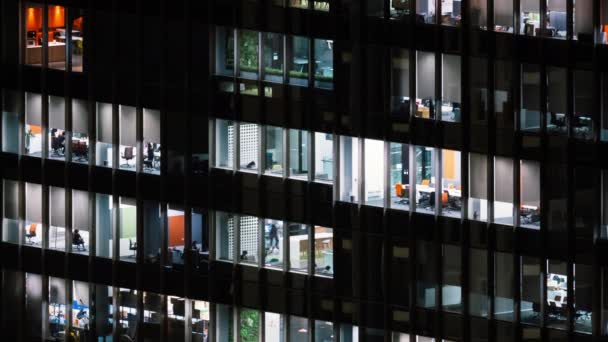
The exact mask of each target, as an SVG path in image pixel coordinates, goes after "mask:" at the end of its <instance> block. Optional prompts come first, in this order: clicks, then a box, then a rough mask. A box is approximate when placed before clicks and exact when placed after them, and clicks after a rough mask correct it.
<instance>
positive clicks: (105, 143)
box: [96, 102, 113, 167]
mask: <svg viewBox="0 0 608 342" xmlns="http://www.w3.org/2000/svg"><path fill="white" fill-rule="evenodd" d="M96 146H97V148H96V155H97V157H96V159H97V163H96V164H97V166H106V167H112V160H113V158H112V104H110V103H102V102H98V103H97V144H96Z"/></svg>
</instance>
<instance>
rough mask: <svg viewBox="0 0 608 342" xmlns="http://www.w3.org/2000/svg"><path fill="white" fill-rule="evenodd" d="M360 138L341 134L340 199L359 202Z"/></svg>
mask: <svg viewBox="0 0 608 342" xmlns="http://www.w3.org/2000/svg"><path fill="white" fill-rule="evenodd" d="M359 142H360V140H359V139H358V138H353V137H348V136H340V184H339V188H340V191H339V192H340V195H339V196H340V200H341V201H343V202H350V203H359V202H358V201H359V164H360V163H359V145H360V143H359Z"/></svg>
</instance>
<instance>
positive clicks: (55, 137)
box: [48, 95, 67, 160]
mask: <svg viewBox="0 0 608 342" xmlns="http://www.w3.org/2000/svg"><path fill="white" fill-rule="evenodd" d="M66 134H67V132H66V131H65V100H64V99H63V97H59V96H52V95H50V96H49V140H48V144H49V158H51V159H58V160H64V159H65V145H66V139H67V135H66Z"/></svg>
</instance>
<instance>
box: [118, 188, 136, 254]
mask: <svg viewBox="0 0 608 342" xmlns="http://www.w3.org/2000/svg"><path fill="white" fill-rule="evenodd" d="M118 215H119V217H118V218H119V226H118V228H119V236H120V238H119V249H118V252H119V255H118V257H119V258H120V259H121V260H123V261H129V262H135V261H136V257H137V232H136V231H137V206H136V204H135V199H133V198H126V197H121V198H120V210H119V211H118Z"/></svg>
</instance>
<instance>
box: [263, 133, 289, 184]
mask: <svg viewBox="0 0 608 342" xmlns="http://www.w3.org/2000/svg"><path fill="white" fill-rule="evenodd" d="M262 130H263V132H264V158H265V160H264V163H265V164H264V173H265V174H267V175H271V176H283V169H284V168H283V164H284V163H283V128H281V127H274V126H264V127H262Z"/></svg>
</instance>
